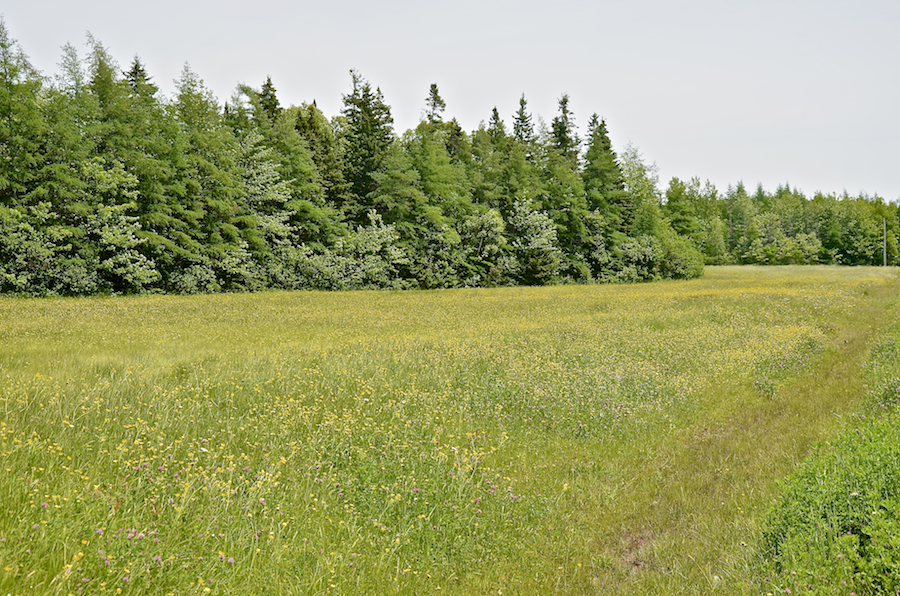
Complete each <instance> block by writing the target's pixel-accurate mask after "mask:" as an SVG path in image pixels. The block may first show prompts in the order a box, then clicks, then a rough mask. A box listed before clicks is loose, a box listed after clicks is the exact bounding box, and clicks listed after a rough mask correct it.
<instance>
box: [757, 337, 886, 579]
mask: <svg viewBox="0 0 900 596" xmlns="http://www.w3.org/2000/svg"><path fill="white" fill-rule="evenodd" d="M898 337H900V328H898V327H897V326H896V325H895V326H894V328H893V330H892V332H891V335H889V338H888V339H887V340H885V341H883V342H882V343H880V344H878V345H876V346H875V347H874V348H873V349H872V352H871V355H870V357H869V361H868V365H867V367H868V376H869V386H870V387H872V389H871V393H870V404H871V407H870V411H871V414H870V415H868V416H865V417H863V418H861V419H858V420H857V421H856V423H855V424H854V425H853V426H852V427H851V428H850V429H849V430H848V431H846V432H845V434H844V435H843V436H842V437H841V438H840V439H839V440H837V441H835V442H834V443H833V444H831V445H827V446H823V447H821V448H820V449H819V450H818V451H817V452H816V453H814V454H813V455H811V456H810V457H809V458H808V459H807V460H806V461H804V462H803V464H802V465H801V466H800V467H799V468H798V470H797V471H796V472H795V473H794V474H792V475H791V476H790V477H789V478H788V479H787V480H786V481H785V482H784V484H783V486H782V497H781V498H780V499H779V501H778V503H777V505H775V506H774V507H773V508H772V509H771V511H770V512H769V514H768V517H767V521H766V525H765V527H764V531H763V537H762V543H761V553H760V556H761V563H760V570H759V575H761V576H763V575H764V576H768V579H769V580H770V582H769V583H771V585H772V586H773V587H776V588H778V589H791V590H792V592H793V593H796V594H804V593H810V594H847V593H850V592H851V591H852V592H856V593H857V594H873V595H875V594H895V593H896V589H897V586H898V585H900V540H898V536H900V473H898V470H900V441H898V438H897V433H896V429H897V424H898V423H900V411H898V410H897V404H898V397H900V382H898V378H900V359H898V358H897V356H898V350H897V338H898ZM767 585H768V584H767Z"/></svg>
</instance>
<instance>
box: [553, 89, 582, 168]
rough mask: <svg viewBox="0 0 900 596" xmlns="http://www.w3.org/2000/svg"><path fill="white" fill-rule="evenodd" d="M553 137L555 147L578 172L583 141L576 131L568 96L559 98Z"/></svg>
mask: <svg viewBox="0 0 900 596" xmlns="http://www.w3.org/2000/svg"><path fill="white" fill-rule="evenodd" d="M551 135H552V136H551V140H552V143H553V147H554V148H555V149H556V150H557V151H559V152H560V154H562V155H563V156H564V157H565V158H566V159H567V160H568V161H569V163H570V164H571V167H572V169H573V170H577V169H578V149H579V147H580V145H581V139H579V138H578V132H577V131H576V129H575V115H574V114H573V113H572V112H571V110H569V96H568V94H565V93H564V94H563V95H562V97H560V98H559V114H558V115H557V116H556V117H554V118H553V121H552V123H551Z"/></svg>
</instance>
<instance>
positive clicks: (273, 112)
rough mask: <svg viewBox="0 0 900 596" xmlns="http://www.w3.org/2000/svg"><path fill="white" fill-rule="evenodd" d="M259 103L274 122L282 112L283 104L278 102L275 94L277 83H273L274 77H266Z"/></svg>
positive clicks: (260, 92)
mask: <svg viewBox="0 0 900 596" xmlns="http://www.w3.org/2000/svg"><path fill="white" fill-rule="evenodd" d="M259 105H260V106H262V109H263V111H264V112H265V114H266V116H268V118H269V120H270V121H272V122H274V121H275V119H276V118H278V116H279V114H281V112H282V109H281V104H280V103H278V97H277V96H276V95H275V85H273V84H272V77H266V82H265V83H263V86H262V89H260V91H259Z"/></svg>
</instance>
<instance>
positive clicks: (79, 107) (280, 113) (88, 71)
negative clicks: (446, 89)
mask: <svg viewBox="0 0 900 596" xmlns="http://www.w3.org/2000/svg"><path fill="white" fill-rule="evenodd" d="M87 41H88V43H87V51H86V54H85V55H84V56H80V55H79V53H78V51H77V50H76V49H75V48H74V47H73V46H71V45H66V46H65V47H64V48H63V55H62V59H61V62H60V73H59V74H58V76H57V77H55V79H54V80H53V82H52V83H51V82H50V80H49V79H46V78H44V77H42V76H41V75H40V74H39V73H37V72H36V71H35V70H34V68H33V67H32V66H31V64H30V63H29V61H28V59H27V57H26V56H25V54H24V53H23V52H22V50H21V49H20V48H19V47H18V45H17V43H16V42H15V41H14V40H13V39H12V38H11V37H10V35H9V33H8V31H7V30H6V27H5V24H3V23H2V22H0V207H3V208H4V211H3V217H2V222H3V223H2V226H3V230H5V234H6V235H5V237H4V238H3V239H2V246H3V251H5V252H4V254H5V255H6V260H5V261H4V263H3V265H2V267H3V271H4V276H5V280H6V281H4V285H3V286H2V288H3V291H8V292H21V293H34V294H90V293H140V292H181V293H196V292H218V291H247V290H260V289H265V288H279V287H280V288H299V287H305V288H306V287H323V288H326V287H327V288H339V287H383V288H390V287H424V288H438V287H456V286H461V285H482V284H483V285H506V284H514V283H525V284H529V285H531V284H543V283H570V282H576V283H589V282H595V281H628V280H631V281H637V280H647V279H662V278H672V277H693V276H697V275H700V274H702V264H701V261H703V262H705V263H709V264H728V263H753V264H780V265H784V264H814V263H825V264H828V263H840V264H847V265H869V264H880V263H881V262H882V260H883V258H884V257H883V254H884V250H885V248H886V251H887V254H888V262H889V263H890V264H894V265H897V264H900V243H898V238H900V220H898V207H897V205H895V204H890V203H885V201H884V200H883V199H881V198H879V197H867V196H859V197H850V196H847V195H846V194H845V195H844V196H832V195H829V196H823V195H816V196H815V197H813V198H812V199H809V200H808V199H807V198H805V197H804V196H803V195H802V194H801V193H800V192H799V191H797V190H796V189H791V188H790V187H789V186H784V187H779V188H778V189H776V190H775V192H773V193H769V192H766V190H765V189H764V188H762V187H761V186H758V187H757V188H756V190H755V192H754V193H753V194H752V196H751V194H749V193H748V192H747V190H746V188H745V187H744V186H743V184H738V185H737V186H736V187H734V188H731V187H729V189H728V191H727V192H725V193H721V194H720V193H719V192H718V191H717V190H716V189H715V187H713V186H712V185H711V184H709V183H708V182H707V183H706V184H705V185H701V183H700V180H699V179H697V178H693V179H691V180H690V181H688V182H684V181H681V180H679V179H673V180H672V181H671V182H670V183H669V185H668V188H667V190H666V192H665V195H663V193H662V192H660V188H659V180H658V173H657V169H656V166H655V164H654V165H648V164H647V163H645V161H644V159H643V157H642V156H641V154H640V153H639V152H638V150H637V149H636V148H634V147H632V146H626V148H625V149H624V151H622V152H621V155H617V153H616V152H615V151H614V150H613V146H612V142H611V140H610V138H609V134H608V130H607V127H606V122H605V121H604V120H601V119H600V118H599V117H598V116H597V115H596V114H594V115H593V116H592V117H591V118H590V120H589V122H588V124H587V128H586V134H585V135H583V136H582V135H581V134H580V133H579V131H578V129H577V127H576V124H575V118H574V115H573V114H572V112H571V109H570V107H569V97H568V95H562V96H561V98H560V99H559V112H558V114H557V115H556V116H555V117H554V118H553V120H552V122H551V123H550V126H549V127H547V126H544V125H543V124H542V123H541V121H540V120H539V119H537V122H538V124H537V125H535V124H534V121H533V118H532V115H531V114H530V113H529V112H528V107H527V102H526V100H525V97H524V95H523V96H522V97H520V99H519V105H518V110H517V111H516V112H515V113H514V114H513V116H512V122H511V129H510V130H507V126H506V124H505V122H504V120H503V118H502V117H501V113H500V111H499V110H498V109H497V108H496V107H495V108H494V109H493V110H492V111H491V115H490V117H489V118H488V120H487V121H486V122H485V123H483V124H482V125H481V126H480V127H479V128H478V129H477V130H475V131H473V132H471V133H467V132H466V131H463V130H462V128H461V127H460V125H459V123H458V122H457V121H456V120H455V119H446V118H445V114H444V112H445V110H446V103H445V102H444V100H443V98H442V97H441V95H440V93H439V91H438V88H437V85H436V84H432V85H431V86H430V88H429V94H428V98H427V99H426V106H425V111H424V118H423V120H422V122H421V123H420V124H419V125H418V126H417V127H416V129H415V130H411V131H407V132H406V133H404V134H403V135H402V136H400V137H399V138H398V136H397V135H396V134H395V133H394V130H393V118H392V116H391V109H390V107H389V106H388V105H387V103H386V102H385V100H384V97H383V96H382V93H381V91H380V90H379V89H378V88H377V87H375V86H373V85H372V84H370V83H369V82H368V81H366V80H365V79H363V78H362V77H361V76H360V75H359V74H358V73H357V72H356V71H351V82H352V87H351V91H350V92H349V93H348V94H346V95H344V96H343V108H342V110H341V113H340V114H339V115H337V116H335V117H334V118H333V119H331V120H329V119H328V118H326V116H325V115H324V114H323V113H322V112H321V110H319V109H318V107H317V106H316V104H315V102H312V103H304V104H301V105H299V106H282V105H281V103H280V101H279V99H278V97H277V93H276V89H275V86H274V84H273V83H272V80H271V78H268V77H267V79H266V80H265V82H264V83H263V84H262V86H261V87H260V88H259V89H253V88H251V87H248V86H246V85H239V86H238V89H237V91H236V92H235V94H234V96H233V97H232V98H231V99H230V100H229V101H228V102H226V103H225V104H224V106H223V105H220V104H219V103H218V100H217V99H216V98H215V97H214V96H213V95H212V93H211V92H210V91H209V89H208V88H206V86H205V85H204V83H203V81H202V79H201V78H200V77H199V76H198V75H197V74H196V73H194V72H193V71H191V69H190V68H189V67H187V66H186V67H185V69H184V71H183V73H182V75H181V77H180V79H179V80H178V81H177V93H176V94H175V95H174V97H171V98H166V97H163V96H161V95H160V94H159V89H158V87H157V85H156V84H155V83H154V82H153V77H152V76H151V74H150V73H148V72H147V69H146V67H145V65H144V64H143V63H142V61H141V60H140V59H139V58H137V57H135V58H134V59H133V60H132V61H131V62H130V64H129V66H128V67H127V68H125V69H123V68H122V67H120V66H119V65H118V64H117V62H116V61H115V59H114V58H113V57H112V56H111V54H110V53H109V51H108V50H107V49H106V48H105V47H104V46H103V45H102V44H101V43H100V42H99V41H98V40H96V39H94V38H93V37H91V36H90V35H89V36H88V40H87ZM582 140H583V141H584V143H582ZM582 145H584V148H583V150H582ZM525 198H527V200H525ZM371 212H374V213H375V214H377V215H378V217H379V218H380V220H379V221H380V222H383V223H382V225H386V226H389V227H390V229H391V230H393V232H392V233H395V234H397V238H396V242H395V243H394V242H393V241H391V242H389V243H388V244H392V245H395V247H396V248H397V249H398V250H400V251H401V252H402V253H403V255H404V256H403V258H402V259H400V260H396V259H393V258H387V257H385V259H386V261H385V262H390V263H392V265H391V266H385V267H382V268H381V269H378V267H375V269H372V267H368V266H363V269H364V270H372V271H374V270H376V269H378V270H380V271H382V273H378V274H374V273H373V274H371V275H368V274H360V273H358V272H356V273H352V274H351V273H348V275H349V276H350V278H351V281H348V282H347V283H342V282H338V281H336V280H335V277H334V276H335V275H337V274H335V273H333V271H354V269H353V267H352V266H351V265H349V264H348V262H347V259H352V258H354V256H353V255H357V256H359V258H362V259H364V260H365V259H369V258H370V256H371V253H369V252H366V250H356V249H353V250H350V249H348V248H347V247H348V246H349V245H348V244H347V242H348V241H349V240H348V239H349V238H354V237H356V236H357V235H358V234H359V230H361V229H366V230H370V229H374V228H372V225H373V224H372V220H371V219H370V213H371ZM354 230H355V231H354ZM376 253H377V251H376ZM366 255H368V256H366ZM698 255H700V256H699V257H698ZM310 263H318V264H317V265H314V266H312V265H309V264H310ZM335 263H339V265H336V264H335ZM361 266H362V265H361ZM310 267H312V269H310ZM379 267H380V266H379ZM304 271H307V272H308V271H319V273H315V274H307V273H304ZM321 271H326V272H327V271H332V273H321ZM384 272H393V273H391V275H394V277H390V278H389V277H385V276H386V275H387V273H384ZM316 280H322V281H321V284H322V285H321V286H317V285H315V284H316V283H317V282H316ZM360 280H364V281H360Z"/></svg>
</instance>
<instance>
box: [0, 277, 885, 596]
mask: <svg viewBox="0 0 900 596" xmlns="http://www.w3.org/2000/svg"><path fill="white" fill-rule="evenodd" d="M898 295H900V282H898V278H897V271H896V270H895V269H887V268H829V267H808V268H800V267H785V268H751V267H744V268H737V267H735V268H727V267H725V268H709V269H708V271H707V274H706V276H705V277H704V278H703V279H699V280H692V281H686V282H661V283H654V284H641V285H628V286H566V287H553V288H504V289H494V290H453V291H438V292H403V293H392V292H352V293H342V294H336V293H331V294H330V293H266V294H255V295H249V294H248V295H216V296H199V297H134V298H130V297H129V298H100V299H71V300H70V299H49V300H33V299H13V298H3V299H0V411H2V415H3V419H2V422H0V462H2V463H0V466H2V469H0V472H2V476H0V592H2V593H10V594H22V595H25V594H29V595H30V594H69V593H72V594H116V593H123V594H169V593H172V594H206V593H213V594H232V593H254V594H307V593H308V594H324V593H331V594H389V593H402V594H439V593H451V594H487V593H495V594H496V593H500V592H501V591H502V593H504V594H517V593H520V594H544V593H570V594H588V593H598V594H614V593H623V594H626V593H658V594H681V593H684V594H708V593H723V594H756V593H759V591H760V586H759V585H758V584H757V583H756V581H757V580H756V579H755V578H753V576H752V565H753V557H754V546H755V541H756V532H757V524H758V522H759V520H760V518H761V516H762V514H763V513H764V511H765V509H766V507H768V506H769V504H770V503H771V502H772V499H773V498H774V497H775V496H776V494H777V493H776V481H777V479H778V478H780V477H782V476H784V475H785V474H787V473H789V472H790V470H791V469H792V466H793V465H794V463H795V462H797V461H799V460H800V459H802V458H803V457H804V456H805V455H806V454H807V453H808V452H809V450H810V449H811V448H812V446H813V445H814V444H815V443H816V442H817V441H821V440H824V439H827V438H830V437H833V436H834V435H835V434H836V433H838V432H839V430H840V428H841V426H842V424H843V422H842V421H843V420H844V418H845V417H846V416H847V415H849V414H851V413H853V412H854V411H855V410H856V408H857V407H858V406H859V404H860V403H861V400H862V398H863V387H862V378H863V375H862V373H861V371H860V368H859V365H860V363H861V361H862V360H863V359H864V358H865V356H866V353H867V350H868V347H869V346H870V345H871V344H872V342H873V341H875V340H876V339H877V337H878V336H879V334H880V333H881V330H882V329H883V327H884V325H885V324H886V322H888V321H890V320H892V319H895V318H896V317H897V314H898V312H897V311H898V300H897V297H898Z"/></svg>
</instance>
